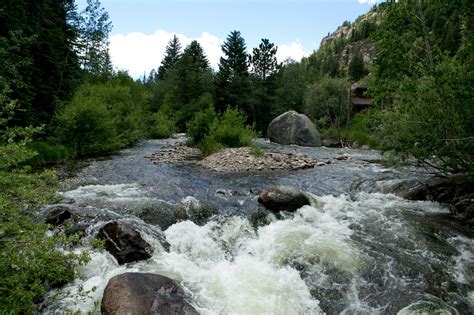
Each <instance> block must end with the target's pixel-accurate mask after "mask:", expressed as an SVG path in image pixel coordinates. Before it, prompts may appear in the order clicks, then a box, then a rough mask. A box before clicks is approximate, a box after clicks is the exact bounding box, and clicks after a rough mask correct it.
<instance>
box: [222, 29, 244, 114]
mask: <svg viewBox="0 0 474 315" xmlns="http://www.w3.org/2000/svg"><path fill="white" fill-rule="evenodd" d="M246 50H247V46H246V45H245V40H244V38H243V37H242V36H241V34H240V32H239V31H233V32H231V33H230V34H229V35H228V36H227V39H226V41H225V42H224V44H223V45H222V52H223V53H224V57H221V59H220V63H219V73H218V75H217V83H216V85H217V91H216V94H217V99H216V101H217V109H218V111H219V112H224V111H225V109H226V108H227V107H228V106H231V107H237V108H238V109H240V110H242V111H244V112H245V113H246V114H247V116H248V117H252V116H253V113H252V110H251V108H250V107H249V100H248V97H249V95H250V92H251V87H250V78H249V70H248V55H247V51H246Z"/></svg>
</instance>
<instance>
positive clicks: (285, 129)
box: [267, 110, 321, 147]
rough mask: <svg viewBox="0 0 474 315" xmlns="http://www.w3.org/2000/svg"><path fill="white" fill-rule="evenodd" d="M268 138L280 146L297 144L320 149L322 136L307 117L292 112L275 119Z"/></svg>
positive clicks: (269, 127) (269, 129) (270, 126)
mask: <svg viewBox="0 0 474 315" xmlns="http://www.w3.org/2000/svg"><path fill="white" fill-rule="evenodd" d="M267 136H268V138H269V139H270V141H272V142H276V143H279V144H285V145H288V144H297V145H301V146H307V147H320V146H321V136H320V135H319V132H318V131H317V130H316V127H315V126H314V124H313V123H312V122H311V120H309V118H308V117H307V116H306V115H303V114H298V113H297V112H295V111H293V110H291V111H288V112H285V113H283V114H281V115H280V116H278V117H277V118H275V119H273V120H272V122H271V123H270V124H269V125H268V129H267Z"/></svg>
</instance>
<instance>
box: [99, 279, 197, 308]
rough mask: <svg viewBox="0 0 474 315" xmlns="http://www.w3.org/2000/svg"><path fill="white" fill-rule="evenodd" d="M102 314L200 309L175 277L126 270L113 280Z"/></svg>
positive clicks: (103, 304) (110, 283)
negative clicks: (191, 303)
mask: <svg viewBox="0 0 474 315" xmlns="http://www.w3.org/2000/svg"><path fill="white" fill-rule="evenodd" d="M101 311H102V314H106V315H107V314H127V315H142V314H150V315H151V314H186V315H194V314H198V312H197V311H196V310H195V309H194V308H193V307H192V306H191V305H190V304H189V303H188V302H187V301H186V296H185V294H184V291H183V289H182V288H181V287H180V286H179V285H178V284H177V283H176V282H174V281H173V280H172V279H169V278H167V277H164V276H161V275H156V274H151V273H124V274H121V275H118V276H115V277H113V278H112V279H110V280H109V283H108V284H107V287H106V288H105V291H104V295H103V297H102V305H101Z"/></svg>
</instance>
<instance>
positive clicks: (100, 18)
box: [78, 0, 112, 78]
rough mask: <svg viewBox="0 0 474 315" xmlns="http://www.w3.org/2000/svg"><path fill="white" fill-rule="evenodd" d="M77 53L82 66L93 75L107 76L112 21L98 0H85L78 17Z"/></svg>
mask: <svg viewBox="0 0 474 315" xmlns="http://www.w3.org/2000/svg"><path fill="white" fill-rule="evenodd" d="M78 19H79V20H78V24H79V26H78V28H79V30H80V32H79V42H78V44H79V45H78V47H79V51H80V53H79V55H80V62H81V66H82V68H83V69H84V70H85V71H86V73H88V74H90V75H92V76H93V77H96V78H99V77H104V76H105V77H108V76H109V75H110V73H111V71H112V64H111V61H110V55H109V41H108V40H109V33H110V31H111V30H112V23H111V22H110V21H109V14H108V13H107V11H105V9H104V8H102V7H101V4H100V1H99V0H87V7H86V9H85V10H84V11H83V12H82V13H81V15H80V17H79V18H78Z"/></svg>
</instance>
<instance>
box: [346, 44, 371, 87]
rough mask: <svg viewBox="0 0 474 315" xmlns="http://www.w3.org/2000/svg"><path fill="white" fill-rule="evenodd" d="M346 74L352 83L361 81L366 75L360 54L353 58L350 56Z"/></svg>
mask: <svg viewBox="0 0 474 315" xmlns="http://www.w3.org/2000/svg"><path fill="white" fill-rule="evenodd" d="M347 71H348V74H349V77H350V78H351V80H352V81H354V82H357V81H359V80H360V79H362V78H363V77H364V76H365V75H366V74H367V71H366V69H365V65H364V58H363V57H362V54H361V53H360V51H359V52H357V53H356V54H355V55H354V56H352V59H351V61H350V62H349V66H348V69H347Z"/></svg>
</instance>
